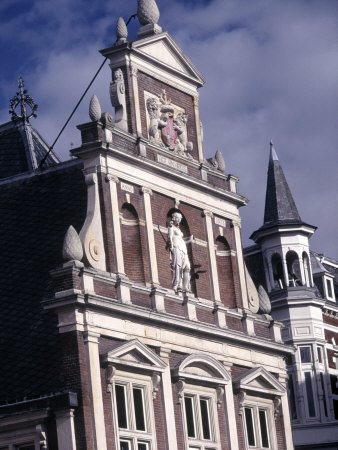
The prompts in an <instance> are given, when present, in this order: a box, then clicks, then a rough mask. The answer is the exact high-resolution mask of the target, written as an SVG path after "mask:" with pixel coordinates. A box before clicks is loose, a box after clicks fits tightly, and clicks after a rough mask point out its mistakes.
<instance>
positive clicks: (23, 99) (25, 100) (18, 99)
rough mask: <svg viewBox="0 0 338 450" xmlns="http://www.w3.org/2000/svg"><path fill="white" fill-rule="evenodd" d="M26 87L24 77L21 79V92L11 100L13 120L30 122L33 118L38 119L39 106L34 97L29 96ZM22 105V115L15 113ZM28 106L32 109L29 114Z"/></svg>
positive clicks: (10, 106) (19, 85) (19, 84)
mask: <svg viewBox="0 0 338 450" xmlns="http://www.w3.org/2000/svg"><path fill="white" fill-rule="evenodd" d="M24 87H25V85H24V82H23V79H22V77H21V76H20V77H19V82H18V88H19V91H18V92H17V93H16V95H15V96H14V97H13V98H12V99H11V101H10V103H9V108H10V109H9V114H11V115H12V120H20V119H22V120H24V121H26V122H29V119H30V118H31V117H36V110H37V109H38V105H37V104H36V103H35V102H34V100H33V99H32V97H31V96H30V95H28V94H27V92H28V91H27V89H24ZM19 105H20V108H21V115H19V114H17V113H16V112H15V110H16V108H17V107H18V106H19ZM27 106H28V107H29V108H30V110H31V112H30V114H28V112H27Z"/></svg>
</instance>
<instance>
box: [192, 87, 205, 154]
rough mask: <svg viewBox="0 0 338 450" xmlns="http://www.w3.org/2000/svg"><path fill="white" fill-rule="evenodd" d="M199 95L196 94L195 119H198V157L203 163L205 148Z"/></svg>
mask: <svg viewBox="0 0 338 450" xmlns="http://www.w3.org/2000/svg"><path fill="white" fill-rule="evenodd" d="M198 105H199V97H198V96H197V95H195V96H194V110H195V121H196V134H197V147H198V148H197V151H198V159H199V162H200V163H203V161H204V157H203V148H202V133H201V120H200V111H199V106H198Z"/></svg>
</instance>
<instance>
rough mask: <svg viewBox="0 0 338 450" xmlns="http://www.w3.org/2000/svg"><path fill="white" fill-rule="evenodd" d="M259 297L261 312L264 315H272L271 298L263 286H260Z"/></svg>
mask: <svg viewBox="0 0 338 450" xmlns="http://www.w3.org/2000/svg"><path fill="white" fill-rule="evenodd" d="M258 297H259V312H260V313H262V314H270V312H271V303H270V299H269V296H268V294H267V292H266V290H265V289H264V288H263V286H262V285H261V284H260V285H259V286H258Z"/></svg>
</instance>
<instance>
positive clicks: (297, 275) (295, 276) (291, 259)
mask: <svg viewBox="0 0 338 450" xmlns="http://www.w3.org/2000/svg"><path fill="white" fill-rule="evenodd" d="M286 265H287V269H288V277H289V280H288V285H289V286H301V285H302V278H301V272H300V264H299V258H298V255H297V253H296V252H295V251H293V250H289V251H288V252H287V254H286Z"/></svg>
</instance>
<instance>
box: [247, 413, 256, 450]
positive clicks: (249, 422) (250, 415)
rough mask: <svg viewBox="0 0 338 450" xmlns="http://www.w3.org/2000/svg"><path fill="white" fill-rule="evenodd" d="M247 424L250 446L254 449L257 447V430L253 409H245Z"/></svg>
mask: <svg viewBox="0 0 338 450" xmlns="http://www.w3.org/2000/svg"><path fill="white" fill-rule="evenodd" d="M245 422H246V432H247V435H248V444H249V445H250V446H252V447H255V446H256V437H255V430H254V421H253V410H252V408H245Z"/></svg>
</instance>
